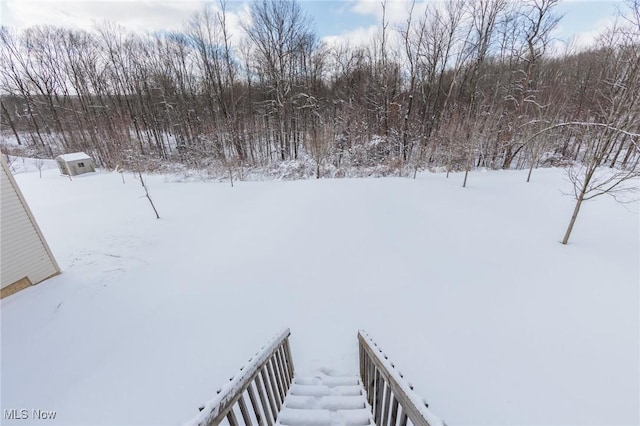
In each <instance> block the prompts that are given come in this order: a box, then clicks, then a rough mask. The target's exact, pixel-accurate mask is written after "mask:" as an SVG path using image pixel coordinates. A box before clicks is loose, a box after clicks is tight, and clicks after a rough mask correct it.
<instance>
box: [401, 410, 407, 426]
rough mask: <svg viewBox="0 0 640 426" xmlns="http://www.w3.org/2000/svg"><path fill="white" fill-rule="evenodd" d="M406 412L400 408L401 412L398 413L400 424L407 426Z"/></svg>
mask: <svg viewBox="0 0 640 426" xmlns="http://www.w3.org/2000/svg"><path fill="white" fill-rule="evenodd" d="M407 420H408V419H407V413H405V411H404V410H402V414H400V426H407Z"/></svg>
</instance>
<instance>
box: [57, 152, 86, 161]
mask: <svg viewBox="0 0 640 426" xmlns="http://www.w3.org/2000/svg"><path fill="white" fill-rule="evenodd" d="M58 158H61V159H62V160H64V161H78V160H91V157H90V156H88V155H87V154H85V153H84V152H72V153H69V154H62V155H58V156H57V157H56V159H58Z"/></svg>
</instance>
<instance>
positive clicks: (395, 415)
mask: <svg viewBox="0 0 640 426" xmlns="http://www.w3.org/2000/svg"><path fill="white" fill-rule="evenodd" d="M391 400H392V402H391V424H392V425H393V426H395V425H396V422H397V419H398V400H397V399H396V398H395V395H391Z"/></svg>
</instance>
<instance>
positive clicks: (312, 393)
mask: <svg viewBox="0 0 640 426" xmlns="http://www.w3.org/2000/svg"><path fill="white" fill-rule="evenodd" d="M371 413H372V411H371V407H369V404H368V403H367V400H366V395H365V392H364V388H363V386H362V383H361V382H360V379H359V378H358V377H356V376H346V377H345V376H338V377H336V376H327V375H324V374H317V375H314V376H308V377H299V378H294V380H293V385H291V388H290V389H289V394H288V395H287V397H286V398H285V400H284V405H283V407H282V409H281V410H280V413H278V419H277V423H276V424H277V425H288V426H307V425H314V426H331V425H345V426H347V425H353V426H357V425H373V424H375V423H374V421H373V417H372V414H371Z"/></svg>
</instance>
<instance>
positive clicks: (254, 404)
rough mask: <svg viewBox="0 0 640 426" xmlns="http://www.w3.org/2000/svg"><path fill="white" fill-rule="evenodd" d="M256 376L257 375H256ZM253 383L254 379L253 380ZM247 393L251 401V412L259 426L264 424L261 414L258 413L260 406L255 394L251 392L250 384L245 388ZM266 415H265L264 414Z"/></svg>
mask: <svg viewBox="0 0 640 426" xmlns="http://www.w3.org/2000/svg"><path fill="white" fill-rule="evenodd" d="M256 378H257V376H256ZM253 385H255V380H254V381H253ZM247 393H248V394H249V401H250V402H251V407H252V408H253V414H255V416H256V420H257V421H258V425H259V426H264V420H263V415H262V413H260V406H259V405H258V401H257V400H256V394H255V392H253V386H252V384H249V387H248V388H247ZM265 417H266V416H265Z"/></svg>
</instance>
